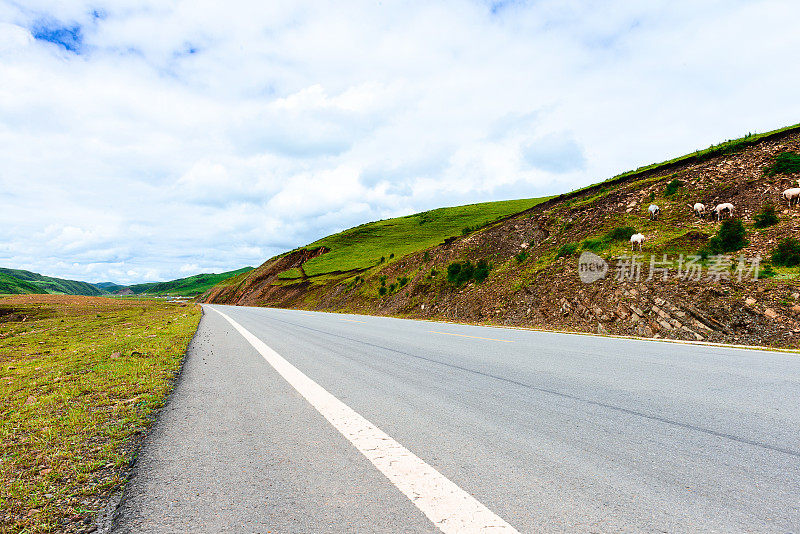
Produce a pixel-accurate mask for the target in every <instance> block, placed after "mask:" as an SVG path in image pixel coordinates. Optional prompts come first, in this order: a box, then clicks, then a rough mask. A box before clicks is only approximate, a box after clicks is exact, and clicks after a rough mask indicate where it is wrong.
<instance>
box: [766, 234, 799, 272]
mask: <svg viewBox="0 0 800 534" xmlns="http://www.w3.org/2000/svg"><path fill="white" fill-rule="evenodd" d="M772 263H774V264H775V265H783V266H785V267H794V266H795V265H800V242H798V241H797V239H795V238H793V237H787V238H786V239H784V240H783V241H781V242H780V243H778V246H777V247H776V248H775V250H773V251H772Z"/></svg>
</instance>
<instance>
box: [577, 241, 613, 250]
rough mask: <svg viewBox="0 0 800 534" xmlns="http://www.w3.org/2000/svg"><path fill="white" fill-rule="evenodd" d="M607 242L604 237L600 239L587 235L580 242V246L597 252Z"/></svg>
mask: <svg viewBox="0 0 800 534" xmlns="http://www.w3.org/2000/svg"><path fill="white" fill-rule="evenodd" d="M607 244H608V243H607V242H606V241H605V240H604V239H600V238H598V237H587V238H586V239H584V240H583V242H582V243H581V247H582V248H583V249H584V250H594V251H595V252H597V251H598V250H603V249H604V248H605V246H606V245H607Z"/></svg>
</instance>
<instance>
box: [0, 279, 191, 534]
mask: <svg viewBox="0 0 800 534" xmlns="http://www.w3.org/2000/svg"><path fill="white" fill-rule="evenodd" d="M199 318H200V309H199V307H197V306H192V305H183V306H181V305H176V304H168V303H164V302H156V301H152V300H127V299H126V300H116V299H107V298H96V297H73V296H55V295H19V296H12V297H7V298H0V399H2V402H1V403H0V406H2V412H1V413H0V510H1V511H0V531H3V532H50V531H54V530H58V531H76V530H81V529H85V528H87V525H90V524H92V522H93V520H94V516H95V514H96V512H97V509H98V508H99V507H100V506H101V505H102V503H103V498H104V497H107V496H108V495H109V494H110V493H111V492H113V491H114V490H115V489H117V488H118V487H120V485H121V483H122V482H123V480H122V478H121V477H122V476H124V473H125V468H126V466H127V465H128V463H129V461H130V454H131V449H132V445H133V444H134V443H135V441H136V439H135V438H136V436H137V435H141V432H142V431H143V430H144V429H145V428H147V426H148V425H149V424H150V421H151V417H152V415H153V412H154V411H155V410H156V409H158V408H159V407H160V406H161V405H162V404H163V402H164V399H165V397H166V395H167V394H168V393H169V391H170V390H171V388H172V384H173V380H174V376H175V373H176V372H177V371H178V369H179V368H180V363H181V360H182V357H183V354H184V351H185V348H186V345H187V343H188V341H189V340H190V338H191V336H192V335H193V334H194V331H195V329H196V327H197V324H198V321H199Z"/></svg>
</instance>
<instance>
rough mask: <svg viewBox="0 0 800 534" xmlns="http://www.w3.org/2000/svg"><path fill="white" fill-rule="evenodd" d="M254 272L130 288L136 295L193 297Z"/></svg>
mask: <svg viewBox="0 0 800 534" xmlns="http://www.w3.org/2000/svg"><path fill="white" fill-rule="evenodd" d="M252 270H253V268H252V267H243V268H241V269H237V270H235V271H228V272H225V273H219V274H196V275H194V276H189V277H187V278H180V279H178V280H172V281H170V282H156V283H149V284H136V285H132V286H130V288H131V290H132V291H133V292H134V294H136V295H142V294H147V295H157V296H183V297H193V296H196V295H201V294H203V293H205V292H206V291H208V290H209V289H211V288H212V287H214V286H215V285H217V284H219V283H221V282H224V281H225V280H227V279H228V278H232V277H234V276H238V275H240V274H242V273H249V272H250V271H252Z"/></svg>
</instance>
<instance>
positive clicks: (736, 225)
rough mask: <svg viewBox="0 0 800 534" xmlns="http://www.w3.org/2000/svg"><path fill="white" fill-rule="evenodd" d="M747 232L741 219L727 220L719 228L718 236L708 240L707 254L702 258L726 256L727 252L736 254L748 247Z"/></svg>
mask: <svg viewBox="0 0 800 534" xmlns="http://www.w3.org/2000/svg"><path fill="white" fill-rule="evenodd" d="M746 235H747V231H746V230H745V229H744V224H742V220H741V219H725V220H724V221H722V225H721V226H720V227H719V231H718V232H717V235H715V236H714V237H712V238H711V239H709V240H708V244H707V245H706V249H707V252H706V253H705V254H703V252H704V251H701V256H705V257H708V256H709V255H710V254H724V253H726V252H736V251H737V250H740V249H742V248H744V247H746V246H747V244H748V243H749V242H748V241H747V237H746Z"/></svg>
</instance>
